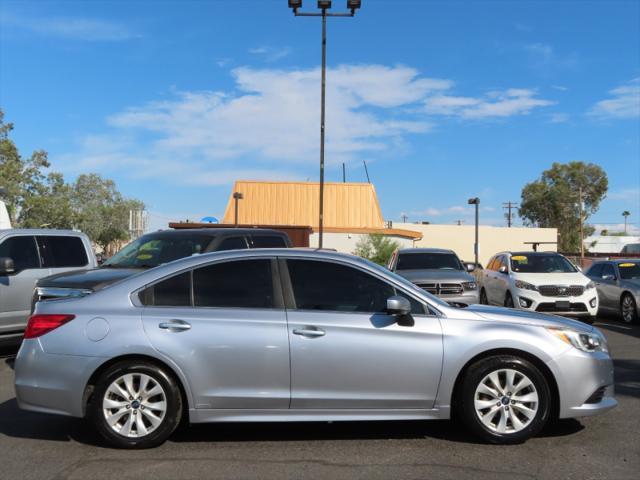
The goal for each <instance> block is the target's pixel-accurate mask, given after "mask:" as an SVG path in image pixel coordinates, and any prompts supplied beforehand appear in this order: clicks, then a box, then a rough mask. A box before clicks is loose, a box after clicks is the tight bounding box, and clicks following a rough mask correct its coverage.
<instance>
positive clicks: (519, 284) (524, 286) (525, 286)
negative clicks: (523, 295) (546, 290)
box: [516, 280, 538, 292]
mask: <svg viewBox="0 0 640 480" xmlns="http://www.w3.org/2000/svg"><path fill="white" fill-rule="evenodd" d="M516 288H521V289H523V290H533V291H534V292H537V291H538V287H536V286H535V285H532V284H531V283H529V282H523V281H522V280H516Z"/></svg>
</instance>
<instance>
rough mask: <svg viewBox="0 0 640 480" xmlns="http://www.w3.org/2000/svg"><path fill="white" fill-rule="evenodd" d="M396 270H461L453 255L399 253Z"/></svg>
mask: <svg viewBox="0 0 640 480" xmlns="http://www.w3.org/2000/svg"><path fill="white" fill-rule="evenodd" d="M396 270H463V268H462V264H461V263H460V260H458V257H457V256H456V255H455V254H453V253H401V254H400V255H398V265H397V266H396Z"/></svg>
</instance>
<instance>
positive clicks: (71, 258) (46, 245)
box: [0, 229, 96, 342]
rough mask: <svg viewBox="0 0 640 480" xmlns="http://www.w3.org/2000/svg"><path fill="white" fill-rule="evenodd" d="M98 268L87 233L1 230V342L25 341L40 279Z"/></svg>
mask: <svg viewBox="0 0 640 480" xmlns="http://www.w3.org/2000/svg"><path fill="white" fill-rule="evenodd" d="M95 266H96V257H95V255H94V254H93V249H92V248H91V242H90V241H89V238H88V237H87V236H86V235H85V234H84V233H81V232H74V231H69V230H46V229H33V230H29V229H25V230H22V229H10V230H0V341H1V342H5V341H9V342H11V341H14V340H18V339H21V338H22V334H23V332H24V329H25V327H26V325H27V319H28V318H29V313H30V311H31V299H32V298H33V289H34V287H35V285H36V282H37V280H38V279H40V278H42V277H47V276H49V275H53V274H56V273H62V272H66V271H68V270H83V269H89V268H94V267H95Z"/></svg>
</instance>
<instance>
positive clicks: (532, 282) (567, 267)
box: [480, 252, 598, 318]
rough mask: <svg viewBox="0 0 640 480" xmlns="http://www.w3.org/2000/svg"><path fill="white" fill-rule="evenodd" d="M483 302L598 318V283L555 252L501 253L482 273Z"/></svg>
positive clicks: (481, 297)
mask: <svg viewBox="0 0 640 480" xmlns="http://www.w3.org/2000/svg"><path fill="white" fill-rule="evenodd" d="M480 302H481V303H484V304H487V305H504V306H505V307H509V308H519V309H522V310H532V311H536V312H545V313H554V314H557V315H569V316H577V317H585V318H590V317H595V315H596V314H597V312H598V295H597V292H596V289H595V284H594V283H593V282H592V281H591V280H589V278H587V277H586V276H585V275H584V274H583V273H582V272H581V271H580V270H579V269H578V268H577V267H576V266H574V265H573V264H572V263H571V262H570V261H569V260H568V259H567V258H566V257H564V256H563V255H560V254H559V253H555V252H502V253H498V254H497V255H495V256H494V257H492V258H491V260H490V261H489V263H488V265H487V268H485V269H484V270H483V273H482V285H481V287H480Z"/></svg>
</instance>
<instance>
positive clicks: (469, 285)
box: [462, 282, 478, 290]
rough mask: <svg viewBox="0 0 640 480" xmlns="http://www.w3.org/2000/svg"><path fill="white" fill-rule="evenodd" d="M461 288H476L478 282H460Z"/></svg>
mask: <svg viewBox="0 0 640 480" xmlns="http://www.w3.org/2000/svg"><path fill="white" fill-rule="evenodd" d="M462 288H463V289H464V290H477V289H478V284H477V283H476V282H462Z"/></svg>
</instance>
